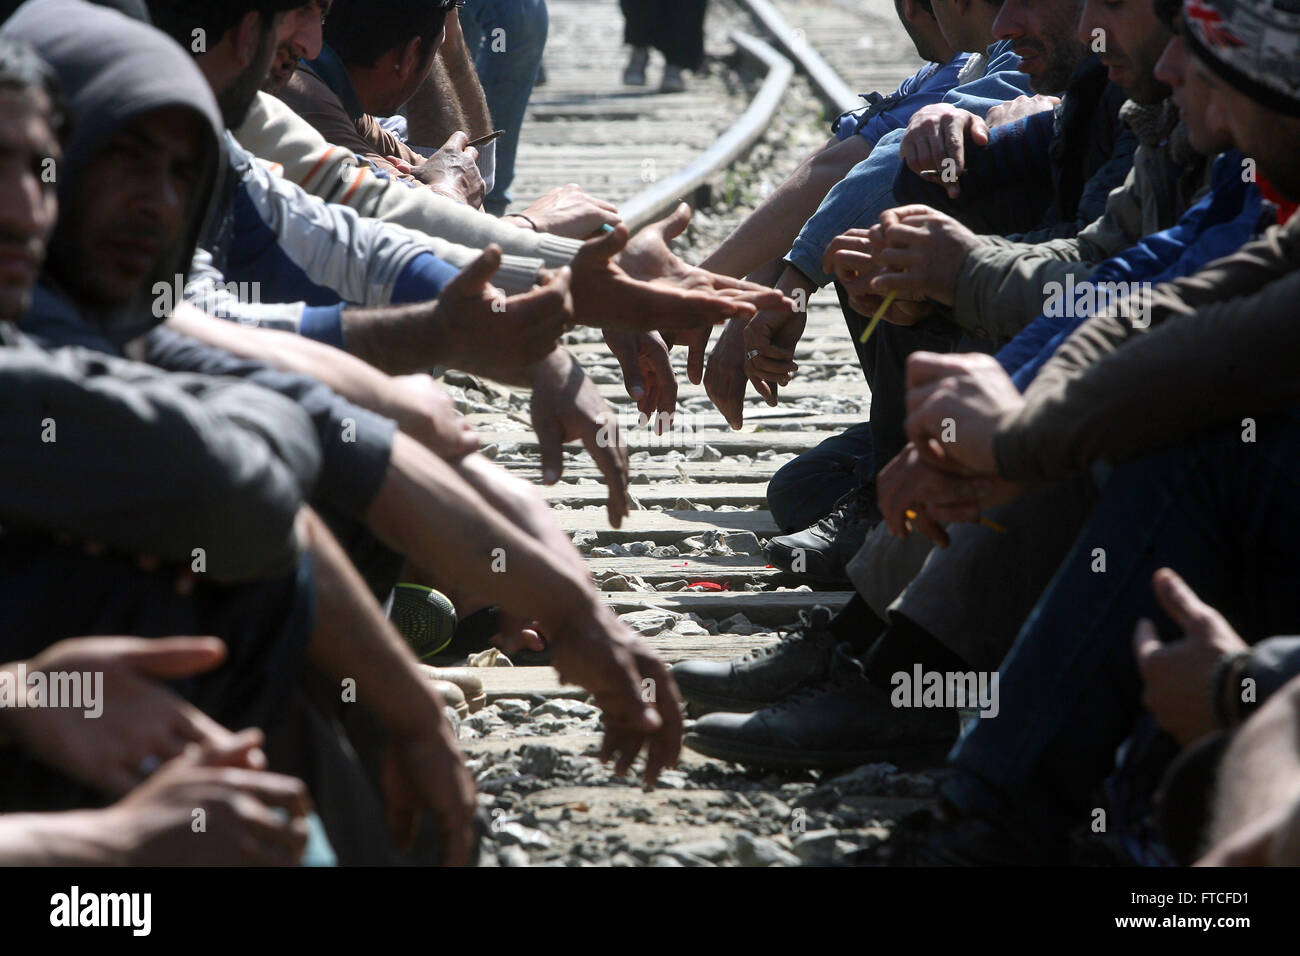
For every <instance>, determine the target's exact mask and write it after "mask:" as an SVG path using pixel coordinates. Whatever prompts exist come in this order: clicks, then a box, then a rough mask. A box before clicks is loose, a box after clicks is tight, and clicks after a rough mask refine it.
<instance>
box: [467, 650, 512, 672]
mask: <svg viewBox="0 0 1300 956" xmlns="http://www.w3.org/2000/svg"><path fill="white" fill-rule="evenodd" d="M465 666H466V667H514V666H515V665H514V662H513V661H511V660H510V658H508V657H506V655H504V654H502V653H501V649H500V648H499V647H489V648H488V649H487V650H486V651H482V652H480V653H478V654H471V655H469V657H467V658H465Z"/></svg>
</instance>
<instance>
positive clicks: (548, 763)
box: [519, 744, 563, 778]
mask: <svg viewBox="0 0 1300 956" xmlns="http://www.w3.org/2000/svg"><path fill="white" fill-rule="evenodd" d="M562 760H563V755H562V754H561V753H560V751H558V750H556V749H555V748H554V747H551V746H548V745H546V744H525V745H524V746H523V747H522V748H521V749H520V751H519V772H520V773H526V774H532V775H533V776H535V777H541V778H546V777H550V776H553V775H554V774H555V771H556V769H557V768H558V767H559V766H560V763H561V761H562Z"/></svg>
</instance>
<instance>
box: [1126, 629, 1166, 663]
mask: <svg viewBox="0 0 1300 956" xmlns="http://www.w3.org/2000/svg"><path fill="white" fill-rule="evenodd" d="M1162 646H1163V645H1162V644H1161V642H1160V635H1159V634H1157V633H1156V626H1155V623H1154V622H1153V621H1152V620H1151V619H1150V618H1147V617H1144V618H1142V619H1141V620H1139V621H1138V622H1137V627H1135V628H1133V656H1134V657H1136V658H1137V664H1138V670H1140V671H1142V672H1143V673H1145V671H1146V667H1147V664H1148V663H1149V662H1150V660H1151V655H1152V654H1154V653H1155V652H1156V651H1158V650H1160V648H1161V647H1162Z"/></svg>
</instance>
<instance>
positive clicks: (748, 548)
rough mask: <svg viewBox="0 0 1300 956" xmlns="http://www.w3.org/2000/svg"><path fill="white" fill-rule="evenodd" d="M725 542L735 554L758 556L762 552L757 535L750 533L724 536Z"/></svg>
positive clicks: (741, 532) (744, 532)
mask: <svg viewBox="0 0 1300 956" xmlns="http://www.w3.org/2000/svg"><path fill="white" fill-rule="evenodd" d="M726 542H727V547H728V548H730V549H731V550H732V551H734V552H736V554H758V553H759V552H761V551H762V550H763V546H762V544H761V543H760V542H759V540H758V535H756V534H754V532H752V531H734V532H732V533H731V534H728V535H727V536H726Z"/></svg>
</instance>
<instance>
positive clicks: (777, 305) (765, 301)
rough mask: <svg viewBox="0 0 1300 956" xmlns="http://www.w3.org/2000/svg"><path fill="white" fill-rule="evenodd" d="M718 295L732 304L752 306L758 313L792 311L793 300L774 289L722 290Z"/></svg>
mask: <svg viewBox="0 0 1300 956" xmlns="http://www.w3.org/2000/svg"><path fill="white" fill-rule="evenodd" d="M718 294H719V295H725V296H727V297H728V298H729V299H731V301H733V302H743V303H745V304H746V305H752V306H753V307H754V308H755V309H756V310H758V311H760V312H763V311H767V310H769V309H770V310H773V311H793V310H794V300H793V299H791V298H790V297H789V296H787V295H786V294H785V293H784V292H780V291H778V290H776V289H762V288H760V289H724V290H722V291H720V292H719V293H718Z"/></svg>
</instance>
